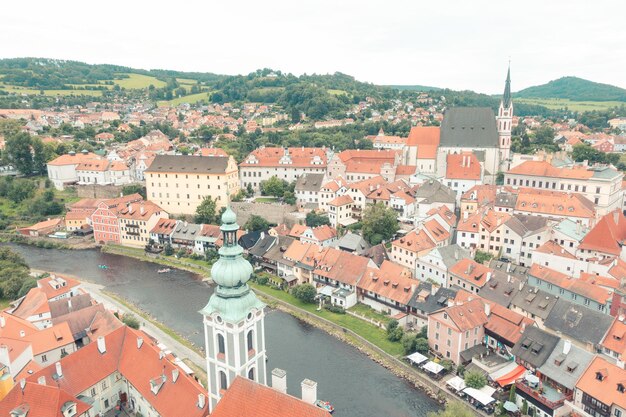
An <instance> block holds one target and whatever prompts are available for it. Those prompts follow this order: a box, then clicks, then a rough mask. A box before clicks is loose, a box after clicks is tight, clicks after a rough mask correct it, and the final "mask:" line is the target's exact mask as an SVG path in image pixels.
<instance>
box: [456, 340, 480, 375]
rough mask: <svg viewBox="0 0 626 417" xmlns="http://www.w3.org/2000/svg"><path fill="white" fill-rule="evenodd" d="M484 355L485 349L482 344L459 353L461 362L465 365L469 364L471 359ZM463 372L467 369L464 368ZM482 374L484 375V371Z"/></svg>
mask: <svg viewBox="0 0 626 417" xmlns="http://www.w3.org/2000/svg"><path fill="white" fill-rule="evenodd" d="M485 353H487V347H486V346H485V345H483V344H480V345H475V346H472V347H471V348H469V349H465V350H464V351H462V352H460V353H459V356H461V362H463V363H467V362H471V361H472V359H473V358H475V357H479V356H481V355H484V354H485ZM478 369H480V368H478ZM465 372H467V368H465ZM483 373H484V374H486V372H485V371H484V370H483Z"/></svg>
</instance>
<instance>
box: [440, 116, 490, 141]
mask: <svg viewBox="0 0 626 417" xmlns="http://www.w3.org/2000/svg"><path fill="white" fill-rule="evenodd" d="M497 146H498V132H497V130H496V116H495V114H494V113H493V110H492V109H491V108H489V107H450V108H448V109H446V111H445V112H444V114H443V121H442V123H441V141H440V147H442V148H443V147H445V148H448V147H452V148H457V147H463V148H496V147H497Z"/></svg>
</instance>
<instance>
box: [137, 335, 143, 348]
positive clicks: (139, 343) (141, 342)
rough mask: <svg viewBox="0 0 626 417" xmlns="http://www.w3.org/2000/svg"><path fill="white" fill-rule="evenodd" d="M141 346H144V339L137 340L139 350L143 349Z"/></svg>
mask: <svg viewBox="0 0 626 417" xmlns="http://www.w3.org/2000/svg"><path fill="white" fill-rule="evenodd" d="M141 345H143V338H142V337H138V338H137V349H141Z"/></svg>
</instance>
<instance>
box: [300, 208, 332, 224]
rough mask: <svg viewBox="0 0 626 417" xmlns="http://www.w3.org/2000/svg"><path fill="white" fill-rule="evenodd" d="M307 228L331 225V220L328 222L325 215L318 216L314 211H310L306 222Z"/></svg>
mask: <svg viewBox="0 0 626 417" xmlns="http://www.w3.org/2000/svg"><path fill="white" fill-rule="evenodd" d="M304 222H305V223H306V225H307V226H309V227H318V226H322V225H325V224H327V225H330V220H328V216H327V215H325V214H317V213H315V212H313V211H310V212H308V213H307V214H306V218H305V220H304Z"/></svg>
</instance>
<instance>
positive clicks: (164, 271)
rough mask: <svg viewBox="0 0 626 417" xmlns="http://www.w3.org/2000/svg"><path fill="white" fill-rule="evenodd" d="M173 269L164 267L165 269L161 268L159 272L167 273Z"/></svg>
mask: <svg viewBox="0 0 626 417" xmlns="http://www.w3.org/2000/svg"><path fill="white" fill-rule="evenodd" d="M170 271H171V269H170V268H163V269H159V270H158V271H157V272H158V273H159V274H167V273H168V272H170Z"/></svg>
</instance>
